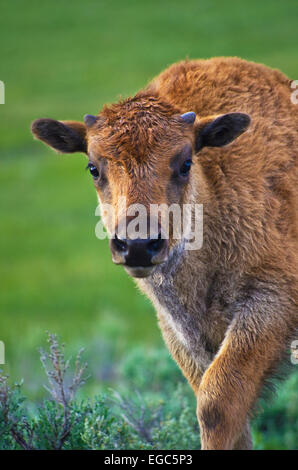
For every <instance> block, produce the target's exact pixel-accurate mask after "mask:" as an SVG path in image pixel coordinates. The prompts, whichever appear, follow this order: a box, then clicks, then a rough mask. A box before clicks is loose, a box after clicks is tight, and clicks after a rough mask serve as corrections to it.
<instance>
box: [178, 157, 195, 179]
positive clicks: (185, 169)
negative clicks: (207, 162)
mask: <svg viewBox="0 0 298 470" xmlns="http://www.w3.org/2000/svg"><path fill="white" fill-rule="evenodd" d="M191 165H192V161H191V160H190V159H189V160H185V162H184V163H183V165H181V167H180V175H181V176H187V175H188V173H189V170H190V167H191Z"/></svg>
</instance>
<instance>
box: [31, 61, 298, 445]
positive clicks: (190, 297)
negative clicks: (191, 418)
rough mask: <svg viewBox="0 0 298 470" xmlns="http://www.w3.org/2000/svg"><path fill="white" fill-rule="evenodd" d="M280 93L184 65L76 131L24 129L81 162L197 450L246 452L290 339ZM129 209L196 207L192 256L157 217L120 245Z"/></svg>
mask: <svg viewBox="0 0 298 470" xmlns="http://www.w3.org/2000/svg"><path fill="white" fill-rule="evenodd" d="M291 92H292V89H291V82H290V80H289V79H288V78H287V77H285V76H284V75H283V74H282V73H280V72H279V71H277V70H271V69H269V68H267V67H265V66H263V65H258V64H254V63H250V62H246V61H243V60H240V59H237V58H216V59H211V60H194V61H185V62H181V63H178V64H174V65H172V66H171V67H170V68H168V69H167V70H165V71H164V72H163V73H161V75H159V76H158V77H156V78H155V79H154V80H153V81H152V82H151V83H149V85H148V86H147V87H146V88H144V89H143V90H142V91H140V92H139V93H137V94H136V95H135V96H134V97H133V98H128V99H126V100H124V101H120V102H118V103H116V104H112V105H110V106H104V108H103V109H102V110H101V111H100V113H99V114H98V116H91V115H86V116H85V118H84V123H81V122H74V121H55V120H52V119H38V120H36V121H34V123H33V125H32V131H33V134H34V135H35V137H37V138H38V139H40V140H42V141H43V142H45V143H46V144H48V145H50V146H51V147H53V148H54V149H56V150H57V151H59V152H64V153H72V152H84V153H86V155H87V157H88V168H89V170H90V173H91V175H92V177H93V182H94V186H95V189H96V191H97V194H98V198H99V201H100V203H101V204H102V205H103V204H110V207H112V208H114V209H115V214H117V216H116V217H111V216H110V215H109V214H106V215H104V222H105V225H106V228H107V230H108V232H109V234H110V235H111V240H110V247H111V251H112V257H113V261H114V262H115V263H118V264H121V265H123V266H124V268H125V269H126V271H127V272H128V273H129V274H130V275H131V276H133V277H135V278H136V282H137V284H138V285H139V287H140V288H141V290H142V291H144V292H145V293H146V294H147V295H148V297H149V298H150V299H151V300H152V302H153V304H154V306H155V308H156V311H157V315H158V320H159V324H160V327H161V330H162V333H163V336H164V339H165V342H166V344H167V345H168V348H169V350H170V352H171V354H172V355H173V357H174V358H175V360H176V361H177V362H178V364H179V366H180V367H181V369H182V371H183V373H184V375H185V376H186V378H187V379H188V381H189V383H190V385H191V387H192V388H193V390H194V393H195V394H196V397H197V416H198V420H199V424H200V429H201V440H202V448H203V449H247V448H251V436H250V430H249V417H250V413H251V410H252V408H253V407H254V405H255V403H256V400H257V398H258V397H259V395H260V392H261V390H262V388H263V386H264V383H265V382H266V380H267V379H268V378H269V377H270V376H271V375H272V374H273V373H274V371H275V369H276V367H277V366H278V365H279V364H280V362H281V361H282V359H283V357H284V354H285V352H286V351H287V348H288V347H289V342H290V341H291V339H292V338H293V337H294V334H295V329H296V327H297V301H298V282H297V240H298V237H297V234H298V233H297V232H298V224H297V213H298V198H297V187H298V164H297V156H296V155H297V148H298V138H297V128H298V107H297V106H296V107H295V105H294V104H293V103H292V102H291ZM123 198H125V206H124V208H123V207H122V208H121V207H120V203H119V200H123ZM135 204H139V205H142V207H144V208H145V209H146V210H148V211H149V208H151V207H152V205H155V206H156V205H158V206H159V207H163V208H164V207H172V206H173V205H174V206H175V207H176V208H177V207H178V209H179V208H181V209H182V208H183V207H185V206H186V205H187V206H188V207H193V206H194V205H197V204H202V205H203V242H202V246H200V249H187V242H188V239H187V234H188V233H189V232H188V231H187V230H186V233H185V231H184V232H183V236H181V237H180V238H179V237H174V235H173V233H174V232H175V229H176V225H175V222H173V220H174V219H173V217H172V218H170V221H169V231H168V234H169V236H168V237H165V236H164V233H165V232H166V230H165V227H164V224H163V222H162V217H161V215H162V211H161V212H159V213H158V214H157V215H156V216H155V217H154V218H152V217H151V216H148V214H147V216H146V217H147V218H146V220H149V225H150V224H151V225H152V223H153V219H154V227H155V228H154V229H152V230H151V229H150V233H149V231H147V232H145V233H144V234H143V236H139V237H133V236H129V235H127V234H126V235H125V236H123V228H124V229H127V227H128V223H132V222H134V221H135V217H136V214H135V215H130V216H128V217H126V215H127V208H129V207H132V205H135ZM191 211H192V209H191ZM148 217H149V218H148ZM191 217H192V218H191V219H190V225H191V224H192V222H193V212H191ZM120 227H121V230H120ZM151 228H152V227H151ZM125 233H126V232H125Z"/></svg>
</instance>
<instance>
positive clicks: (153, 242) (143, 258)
mask: <svg viewBox="0 0 298 470" xmlns="http://www.w3.org/2000/svg"><path fill="white" fill-rule="evenodd" d="M110 248H111V251H112V255H113V261H114V262H115V263H118V264H125V265H126V266H131V267H139V266H143V267H147V266H154V265H155V264H159V263H160V262H161V261H163V259H165V257H166V256H167V249H168V242H167V240H166V239H164V238H162V236H161V234H160V233H159V235H158V238H147V239H141V238H136V239H134V240H130V239H127V240H123V239H120V238H118V237H117V234H115V236H114V238H112V239H111V241H110Z"/></svg>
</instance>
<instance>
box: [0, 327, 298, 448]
mask: <svg viewBox="0 0 298 470" xmlns="http://www.w3.org/2000/svg"><path fill="white" fill-rule="evenodd" d="M48 340H49V345H50V348H49V352H45V351H41V361H42V364H43V366H44V368H45V371H46V375H47V378H48V386H47V387H46V388H47V390H48V392H49V394H50V399H48V400H43V401H42V402H41V403H38V404H29V405H26V400H25V398H24V397H23V396H22V384H17V385H13V386H9V385H8V377H7V376H5V375H3V374H2V375H0V449H1V450H3V449H65V450H67V449H94V450H97V449H98V450H102V449H109V450H110V449H125V450H129V449H164V450H167V449H182V450H187V449H199V446H200V443H199V429H198V424H197V420H196V413H195V398H194V396H193V394H192V391H191V390H190V387H189V385H188V384H187V383H186V381H185V380H184V378H183V377H182V376H181V373H180V371H179V369H178V367H177V366H176V364H175V363H174V362H173V361H172V359H171V358H170V356H169V354H168V352H167V351H166V350H165V349H162V350H154V351H148V350H145V349H142V348H140V347H138V348H134V349H132V350H131V352H130V354H129V355H128V356H126V357H125V359H124V360H122V361H121V363H120V364H119V371H118V374H119V376H120V377H121V380H120V382H119V381H117V388H118V390H117V391H115V390H112V389H109V392H108V393H103V392H102V393H101V394H100V395H99V396H97V397H95V398H94V399H92V400H79V399H78V398H77V395H76V394H77V390H78V389H79V387H81V386H82V385H83V384H84V383H85V380H86V379H87V377H86V372H85V371H86V367H87V365H86V364H84V365H82V364H81V354H82V351H80V353H79V354H78V355H77V358H76V360H75V367H74V368H72V370H71V367H70V364H71V362H70V361H67V360H66V359H65V356H64V346H63V345H62V346H60V345H59V343H58V341H57V338H56V336H55V335H49V338H48ZM297 385H298V377H297V374H296V375H293V376H292V377H290V379H289V380H288V381H287V382H286V383H285V384H284V386H283V388H282V389H281V390H280V392H279V394H278V395H277V397H276V399H275V400H274V401H273V402H272V403H266V404H265V403H262V406H263V413H262V414H260V415H259V416H257V418H256V419H255V420H254V422H253V436H254V442H255V447H256V448H257V449H286V448H292V449H293V448H295V446H296V442H297V435H298V426H297V421H298V420H297V401H296V400H295V390H297Z"/></svg>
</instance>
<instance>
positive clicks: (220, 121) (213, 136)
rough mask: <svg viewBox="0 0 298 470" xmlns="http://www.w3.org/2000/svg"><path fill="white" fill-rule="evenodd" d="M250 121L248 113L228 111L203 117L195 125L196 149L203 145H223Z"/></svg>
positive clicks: (242, 130)
mask: <svg viewBox="0 0 298 470" xmlns="http://www.w3.org/2000/svg"><path fill="white" fill-rule="evenodd" d="M250 122H251V119H250V117H249V115H248V114H244V113H228V114H222V115H221V116H217V117H214V116H213V117H207V118H203V119H202V120H201V121H199V122H198V124H197V126H196V130H195V133H196V140H195V144H196V145H195V147H196V151H199V150H200V149H201V148H203V147H223V146H224V145H227V144H229V143H230V142H232V141H233V140H234V139H236V138H237V137H238V136H239V135H241V134H242V133H243V132H245V131H246V130H247V128H248V127H249V125H250Z"/></svg>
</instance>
